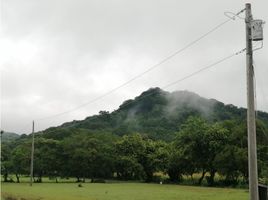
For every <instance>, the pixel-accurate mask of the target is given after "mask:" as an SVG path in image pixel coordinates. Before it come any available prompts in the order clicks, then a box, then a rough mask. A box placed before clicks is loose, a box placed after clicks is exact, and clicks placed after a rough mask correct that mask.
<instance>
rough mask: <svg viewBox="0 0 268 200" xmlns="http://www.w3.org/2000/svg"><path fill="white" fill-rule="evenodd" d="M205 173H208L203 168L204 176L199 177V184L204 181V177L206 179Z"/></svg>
mask: <svg viewBox="0 0 268 200" xmlns="http://www.w3.org/2000/svg"><path fill="white" fill-rule="evenodd" d="M205 174H206V171H204V170H203V172H202V176H201V177H200V178H199V180H198V185H201V183H202V181H203V179H204V176H205Z"/></svg>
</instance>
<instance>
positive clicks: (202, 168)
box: [1, 88, 268, 185]
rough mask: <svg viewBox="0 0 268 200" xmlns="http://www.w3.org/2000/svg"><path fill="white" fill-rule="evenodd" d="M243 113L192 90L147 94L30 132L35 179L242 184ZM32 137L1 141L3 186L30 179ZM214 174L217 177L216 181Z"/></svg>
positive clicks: (266, 158) (263, 147) (263, 164)
mask: <svg viewBox="0 0 268 200" xmlns="http://www.w3.org/2000/svg"><path fill="white" fill-rule="evenodd" d="M245 116H246V110H245V109H242V108H237V107H235V106H231V105H229V106H228V105H227V106H226V105H224V104H222V103H220V102H218V101H216V100H208V99H205V98H202V97H199V96H198V95H196V94H194V93H189V92H185V91H183V92H175V93H168V92H164V91H162V90H160V89H159V88H156V89H150V90H148V91H146V92H144V93H142V94H141V96H139V97H136V98H135V99H134V100H128V101H126V102H124V103H123V104H122V105H121V106H120V108H119V109H118V110H116V111H114V112H112V113H109V112H107V111H101V112H100V113H99V115H95V116H92V117H88V118H86V119H85V120H82V121H73V122H68V123H65V124H63V125H62V126H59V127H54V128H49V129H47V130H45V131H43V133H37V134H36V140H35V165H34V176H35V181H36V182H42V177H44V176H49V177H54V178H55V181H58V179H57V178H59V177H75V178H76V179H77V181H84V180H85V178H90V179H93V180H94V179H99V178H103V179H112V178H115V179H120V180H141V181H146V182H151V181H159V180H161V177H159V174H161V175H162V176H163V175H167V176H166V177H167V180H166V181H171V182H180V181H182V180H183V179H185V177H186V176H187V177H190V180H192V184H202V183H206V184H208V185H215V184H224V185H236V184H238V182H239V181H243V182H244V183H246V182H247V179H248V169H247V128H246V121H245ZM267 124H268V114H267V113H264V112H260V116H259V117H258V120H257V142H258V168H259V176H260V178H263V180H264V181H265V180H266V181H267V179H268V128H267V127H268V125H267ZM30 151H31V136H30V135H29V136H25V135H24V136H21V137H20V138H18V139H14V140H9V141H6V142H4V143H3V144H2V154H1V170H2V171H1V173H2V175H3V181H10V175H14V177H15V179H14V178H13V179H12V180H13V181H16V182H20V176H21V175H29V171H30V155H31V152H30ZM216 175H220V176H221V180H220V181H219V180H218V179H215V176H216Z"/></svg>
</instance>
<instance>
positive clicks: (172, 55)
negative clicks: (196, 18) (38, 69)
mask: <svg viewBox="0 0 268 200" xmlns="http://www.w3.org/2000/svg"><path fill="white" fill-rule="evenodd" d="M244 10H245V9H242V10H241V11H239V12H238V13H237V14H235V16H239V15H240V14H241V13H242V12H244ZM231 20H233V19H228V20H225V21H223V22H221V23H220V24H218V25H216V26H215V27H214V28H212V29H210V30H209V31H208V32H206V33H205V34H203V35H201V36H200V37H198V38H197V39H195V40H193V41H192V42H190V43H188V44H187V45H185V46H184V47H182V48H181V49H179V50H177V51H175V52H174V53H172V54H170V55H169V56H167V57H165V58H164V59H162V60H161V61H159V62H158V63H156V64H154V65H153V66H151V67H149V68H148V69H147V70H146V71H144V72H142V73H140V74H138V75H136V76H134V77H133V78H131V79H130V80H128V81H126V82H125V83H123V84H121V85H119V86H117V87H115V88H114V89H112V90H110V91H108V92H106V93H105V94H103V95H100V96H98V97H96V98H94V99H92V100H90V101H88V102H86V103H83V104H81V105H79V106H77V107H74V108H72V109H69V110H66V111H64V112H61V113H58V114H54V115H51V116H47V117H44V118H39V119H37V120H36V121H43V120H47V119H51V118H55V117H59V116H61V115H65V114H68V113H70V112H73V111H75V110H78V109H80V108H82V107H85V106H87V105H89V104H92V103H94V102H96V101H98V100H100V99H102V98H104V97H106V96H108V95H110V94H112V93H114V92H115V91H117V90H119V89H120V88H122V87H124V86H126V85H128V84H129V83H131V82H133V81H134V80H136V79H138V78H140V77H141V76H143V75H145V74H147V73H148V72H150V71H152V70H153V69H155V68H157V67H159V66H160V65H162V64H164V63H165V62H167V61H168V60H170V59H171V58H173V57H175V56H176V55H178V54H180V53H181V52H183V51H184V50H186V49H188V48H189V47H191V46H193V45H194V44H195V43H197V42H198V41H200V40H202V39H203V38H205V37H206V36H208V35H209V34H211V33H212V32H214V31H216V30H217V29H219V28H220V27H221V26H223V25H224V24H226V23H227V22H229V21H231Z"/></svg>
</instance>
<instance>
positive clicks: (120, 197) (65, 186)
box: [2, 183, 248, 200]
mask: <svg viewBox="0 0 268 200" xmlns="http://www.w3.org/2000/svg"><path fill="white" fill-rule="evenodd" d="M2 194H4V195H7V194H12V195H13V196H16V197H23V198H26V199H27V200H28V199H30V200H34V199H40V198H42V200H194V199H198V200H212V199H213V200H215V199H216V200H217V199H218V200H246V199H248V192H247V191H245V190H241V189H223V188H206V187H191V186H178V185H158V184H145V183H144V184H143V183H106V184H91V183H84V184H83V187H81V188H79V187H77V184H75V183H58V184H57V183H42V184H34V185H33V187H30V186H29V184H26V183H20V184H16V183H4V184H3V183H2Z"/></svg>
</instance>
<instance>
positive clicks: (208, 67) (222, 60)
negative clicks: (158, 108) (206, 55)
mask: <svg viewBox="0 0 268 200" xmlns="http://www.w3.org/2000/svg"><path fill="white" fill-rule="evenodd" d="M245 50H246V49H245V48H244V49H242V50H241V51H238V52H235V53H232V54H230V55H229V56H226V57H224V58H222V59H220V60H218V61H216V62H214V63H212V64H209V65H207V66H205V67H202V68H201V69H199V70H197V71H194V72H192V73H190V74H188V75H186V76H184V77H182V78H180V79H177V80H175V81H173V82H170V83H168V84H167V85H165V86H163V87H162V88H163V89H166V88H168V87H171V86H173V85H176V84H178V83H180V82H183V81H184V80H186V79H189V78H191V77H193V76H195V75H197V74H199V73H201V72H204V71H206V70H208V69H210V68H212V67H214V66H216V65H218V64H220V63H222V62H224V61H226V60H229V59H231V58H232V57H234V56H237V55H239V54H241V53H243V52H245ZM155 93H156V91H154V92H151V93H148V94H146V95H143V96H142V97H139V99H138V100H142V99H144V98H146V97H148V96H151V95H153V94H155ZM132 103H133V101H130V102H127V103H125V104H122V105H121V106H120V107H119V109H122V108H124V107H126V106H128V105H130V104H132ZM56 131H57V130H52V131H49V132H48V133H54V132H56Z"/></svg>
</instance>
